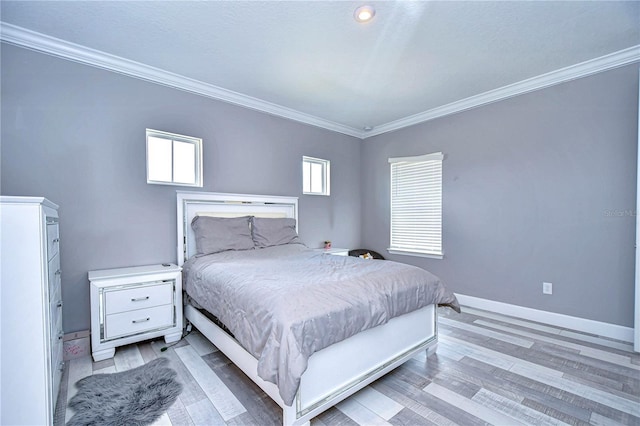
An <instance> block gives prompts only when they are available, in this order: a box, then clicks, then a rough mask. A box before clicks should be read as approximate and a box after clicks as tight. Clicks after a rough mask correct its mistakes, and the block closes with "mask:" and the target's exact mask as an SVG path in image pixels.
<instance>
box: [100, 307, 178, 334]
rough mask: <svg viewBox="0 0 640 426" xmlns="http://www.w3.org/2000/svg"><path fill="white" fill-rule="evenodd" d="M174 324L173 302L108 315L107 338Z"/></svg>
mask: <svg viewBox="0 0 640 426" xmlns="http://www.w3.org/2000/svg"><path fill="white" fill-rule="evenodd" d="M171 326H173V304H168V305H163V306H156V307H153V308H148V309H138V310H135V311H130V312H122V313H119V314H113V315H108V316H107V320H106V324H105V339H106V340H110V339H114V338H116V337H121V336H130V335H133V334H137V333H142V332H144V331H147V330H154V329H158V328H162V327H171Z"/></svg>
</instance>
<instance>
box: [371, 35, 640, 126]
mask: <svg viewBox="0 0 640 426" xmlns="http://www.w3.org/2000/svg"><path fill="white" fill-rule="evenodd" d="M634 62H640V45H636V46H632V47H629V48H627V49H623V50H619V51H617V52H614V53H611V54H609V55H605V56H601V57H599V58H595V59H591V60H589V61H585V62H580V63H578V64H575V65H571V66H568V67H565V68H561V69H559V70H555V71H551V72H548V73H546V74H542V75H539V76H536V77H532V78H529V79H527V80H522V81H519V82H517V83H514V84H510V85H508V86H504V87H500V88H498V89H495V90H490V91H488V92H484V93H481V94H479V95H475V96H471V97H469V98H466V99H461V100H459V101H455V102H451V103H450V104H447V105H443V106H440V107H437V108H433V109H430V110H428V111H424V112H421V113H418V114H414V115H411V116H409V117H405V118H401V119H400V120H395V121H391V122H389V123H386V124H383V125H381V126H376V127H374V128H373V129H372V130H370V131H368V132H366V135H365V138H369V137H371V136H376V135H380V134H382V133H387V132H392V131H394V130H398V129H402V128H404V127H409V126H413V125H414V124H418V123H423V122H425V121H429V120H433V119H435V118H439V117H444V116H446V115H450V114H455V113H457V112H461V111H466V110H468V109H471V108H475V107H479V106H482V105H486V104H489V103H492V102H497V101H501V100H503V99H507V98H512V97H514V96H518V95H522V94H525V93H529V92H533V91H535V90H539V89H544V88H546V87H550V86H554V85H556V84H560V83H565V82H567V81H571V80H575V79H578V78H582V77H586V76H589V75H592V74H597V73H599V72H603V71H607V70H610V69H613V68H618V67H621V66H624V65H629V64H632V63H634Z"/></svg>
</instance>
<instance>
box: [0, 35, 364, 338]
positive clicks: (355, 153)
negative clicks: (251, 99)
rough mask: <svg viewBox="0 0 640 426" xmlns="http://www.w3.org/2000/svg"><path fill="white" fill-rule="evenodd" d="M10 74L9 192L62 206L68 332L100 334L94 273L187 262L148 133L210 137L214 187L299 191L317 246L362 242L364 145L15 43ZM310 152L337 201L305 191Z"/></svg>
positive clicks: (5, 178) (210, 185)
mask: <svg viewBox="0 0 640 426" xmlns="http://www.w3.org/2000/svg"><path fill="white" fill-rule="evenodd" d="M213 66H214V65H213ZM1 78H2V86H1V90H2V93H1V96H2V117H1V118H2V142H1V163H0V168H1V187H0V192H1V193H2V194H3V195H27V196H28V195H31V196H44V197H47V198H49V199H50V200H51V201H53V202H55V203H57V204H59V205H60V216H61V218H60V232H61V241H62V242H61V244H62V246H61V261H62V271H63V287H62V289H63V293H64V294H63V297H64V302H65V308H64V330H65V332H72V331H77V330H81V329H88V328H89V324H90V317H89V284H88V281H87V271H89V270H94V269H104V268H112V267H122V266H133V265H145V264H152V263H160V262H175V261H176V190H177V189H180V187H175V186H164V185H148V184H147V183H146V165H145V155H146V154H145V128H147V127H149V128H152V129H157V130H164V131H168V132H174V133H181V134H186V135H190V136H196V137H201V138H203V139H204V187H203V188H202V190H203V191H215V192H231V193H250V194H270V195H289V196H298V197H300V198H299V215H300V225H299V231H300V236H301V238H302V239H303V241H305V242H306V243H307V245H309V246H311V247H319V246H320V245H321V243H322V241H323V240H325V239H331V240H332V241H333V242H334V245H335V246H336V247H354V246H357V245H358V244H359V241H360V225H359V222H358V218H359V216H360V180H359V179H360V169H359V164H360V161H359V159H360V141H359V140H357V139H355V138H352V137H349V136H344V135H340V134H337V133H334V132H330V131H328V130H323V129H319V128H315V127H311V126H306V125H303V124H300V123H296V122H293V121H289V120H285V119H281V118H277V117H273V116H269V115H266V114H263V113H259V112H256V111H251V110H248V109H244V108H239V107H236V106H233V105H229V104H226V103H222V102H218V101H214V100H211V99H207V98H204V97H200V96H196V95H193V94H189V93H185V92H182V91H178V90H174V89H169V88H166V87H162V86H159V85H156V84H152V83H147V82H144V81H141V80H137V79H133V78H130V77H125V76H122V75H118V74H115V73H111V72H107V71H103V70H99V69H95V68H91V67H88V66H84V65H79V64H76V63H73V62H69V61H65V60H60V59H56V58H53V57H51V56H47V55H43V54H39V53H35V52H31V51H28V50H24V49H20V48H16V47H12V46H8V45H5V44H3V45H2V75H1ZM303 155H309V156H313V157H319V158H324V159H328V160H330V161H331V179H332V182H331V183H332V185H331V196H330V197H322V196H309V195H302V176H301V174H302V171H301V170H302V165H301V162H302V156H303ZM182 189H189V188H184V187H183V188H182ZM2 285H7V284H6V283H3V284H2Z"/></svg>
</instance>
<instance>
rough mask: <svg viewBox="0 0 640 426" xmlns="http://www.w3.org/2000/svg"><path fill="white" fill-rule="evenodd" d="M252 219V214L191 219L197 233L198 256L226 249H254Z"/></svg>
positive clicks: (192, 226)
mask: <svg viewBox="0 0 640 426" xmlns="http://www.w3.org/2000/svg"><path fill="white" fill-rule="evenodd" d="M250 220H251V216H243V217H211V216H196V217H194V218H193V220H192V221H191V228H193V231H194V232H195V234H196V251H197V253H196V256H203V255H205V254H212V253H219V252H221V251H226V250H249V249H252V248H253V239H252V238H251V229H250V228H249V221H250Z"/></svg>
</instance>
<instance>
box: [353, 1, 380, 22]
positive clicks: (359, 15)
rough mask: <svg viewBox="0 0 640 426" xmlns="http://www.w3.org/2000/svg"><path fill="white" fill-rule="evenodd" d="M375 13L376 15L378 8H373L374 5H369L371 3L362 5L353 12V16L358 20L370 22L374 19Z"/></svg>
mask: <svg viewBox="0 0 640 426" xmlns="http://www.w3.org/2000/svg"><path fill="white" fill-rule="evenodd" d="M375 15H376V10H375V9H374V8H373V6H369V5H364V6H360V7H359V8H357V9H356V11H355V12H354V13H353V17H354V18H355V20H356V21H358V22H368V21H370V20H371V19H373V17H374V16H375Z"/></svg>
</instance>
